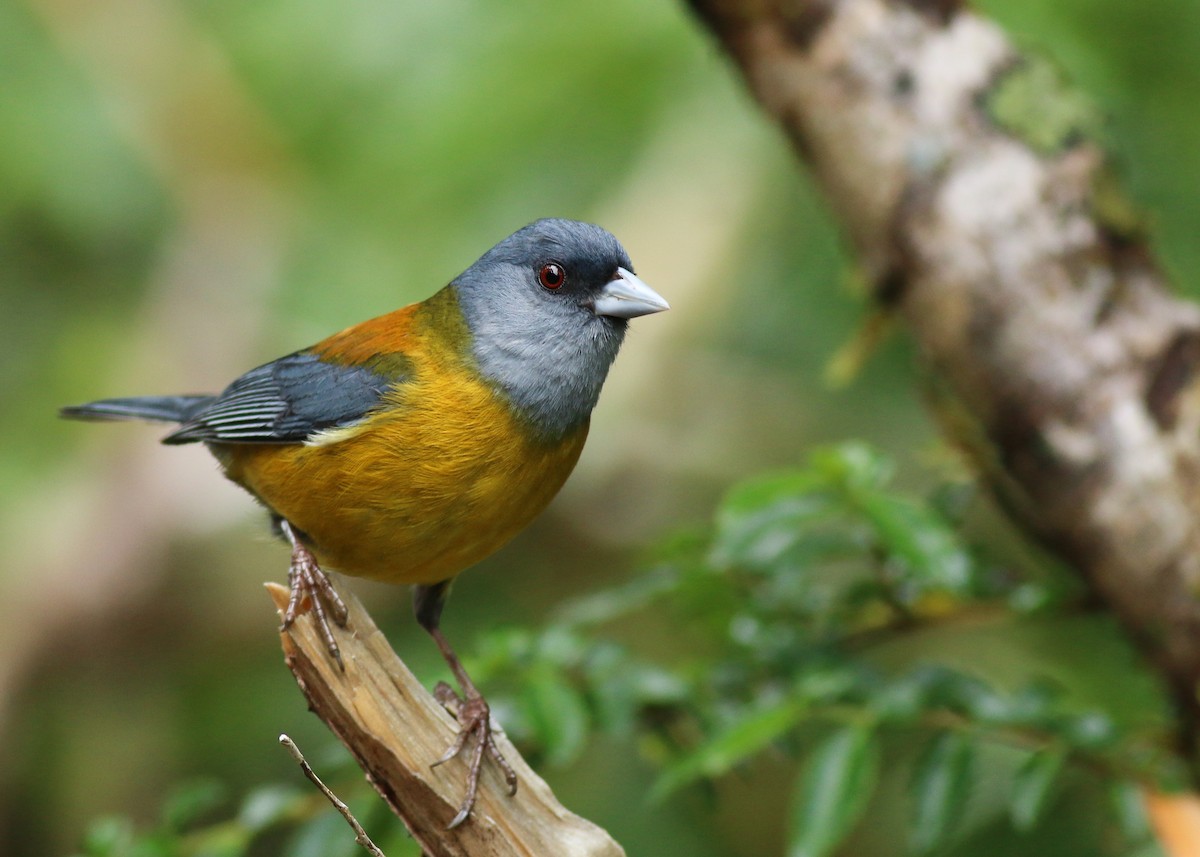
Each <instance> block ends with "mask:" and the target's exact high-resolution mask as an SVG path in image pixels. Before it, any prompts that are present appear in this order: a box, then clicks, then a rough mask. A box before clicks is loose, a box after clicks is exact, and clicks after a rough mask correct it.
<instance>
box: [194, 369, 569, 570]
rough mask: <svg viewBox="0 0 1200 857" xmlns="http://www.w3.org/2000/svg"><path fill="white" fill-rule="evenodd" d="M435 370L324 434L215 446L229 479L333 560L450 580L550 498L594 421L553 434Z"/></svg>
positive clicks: (484, 391) (325, 560)
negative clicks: (304, 440)
mask: <svg viewBox="0 0 1200 857" xmlns="http://www.w3.org/2000/svg"><path fill="white" fill-rule="evenodd" d="M451 375H460V376H461V375H462V373H451ZM435 376H436V383H434V382H433V381H432V380H429V379H426V380H421V379H419V378H418V379H416V380H414V381H412V382H409V383H406V384H403V385H402V387H401V388H400V389H399V390H398V391H397V392H396V394H395V400H394V401H393V402H391V403H390V406H389V408H388V410H387V411H386V413H385V414H383V415H380V416H375V417H373V418H371V420H370V421H368V422H367V423H366V424H364V425H362V426H358V427H351V428H348V429H342V430H339V431H336V432H333V433H331V434H330V435H329V437H328V439H327V442H323V443H318V444H314V445H300V444H295V445H286V446H285V445H248V444H247V445H231V446H227V447H224V448H217V449H214V452H216V453H217V456H218V458H219V459H220V460H221V462H222V464H223V466H224V467H225V471H226V475H228V476H229V478H230V479H232V480H233V481H235V482H237V483H239V484H240V485H242V486H244V487H245V488H247V489H248V490H249V491H251V492H252V493H253V494H254V495H255V496H257V497H258V498H259V499H261V500H262V501H263V502H264V503H265V504H267V505H268V506H269V507H270V508H271V509H273V510H274V511H275V512H277V513H279V514H280V515H282V516H283V517H284V518H286V519H287V520H288V521H290V522H291V523H292V524H293V526H295V527H296V528H298V529H300V530H301V531H303V532H304V533H305V534H307V536H308V539H309V540H310V547H311V548H312V550H313V552H314V553H315V554H316V556H317V559H318V560H319V561H320V562H321V563H322V564H323V565H324V566H326V567H327V568H331V569H336V570H338V571H341V572H344V573H346V574H350V575H354V576H357V577H368V578H372V579H375V580H383V581H387V582H391V583H436V582H439V581H442V580H446V579H448V578H451V577H454V576H455V575H456V574H458V573H459V572H461V571H462V570H463V569H465V568H467V567H468V566H470V565H472V564H474V563H476V562H478V561H479V560H481V559H483V558H484V557H486V556H488V555H489V554H491V553H493V552H494V551H496V550H497V549H499V548H500V547H501V546H503V545H504V544H505V543H506V542H508V541H509V540H510V539H511V538H512V537H513V536H515V535H516V534H517V533H518V532H520V531H521V530H522V529H524V528H525V527H526V526H527V525H528V524H529V523H530V522H531V521H532V520H533V519H534V518H535V517H536V516H537V515H538V513H540V512H541V511H542V510H543V509H544V508H545V507H546V505H547V504H548V503H549V502H550V500H551V499H553V497H554V495H555V494H557V493H558V490H559V488H561V487H562V485H563V483H564V482H565V481H566V479H567V477H568V476H569V475H570V473H571V470H572V469H574V467H575V462H576V461H577V460H578V458H579V454H580V452H581V451H582V450H583V443H584V440H585V439H586V437H587V425H586V424H584V425H583V426H581V427H580V428H579V429H578V430H576V431H575V432H574V433H572V434H571V435H570V436H568V437H567V438H566V439H564V440H561V441H558V442H555V443H545V442H543V441H540V440H538V439H537V438H535V437H532V436H531V433H530V432H529V431H528V430H527V427H526V426H524V425H523V424H521V423H520V421H519V419H518V418H517V417H515V416H514V415H513V414H512V413H511V411H510V409H509V407H508V405H507V404H506V403H505V402H504V401H503V400H502V399H501V398H500V397H499V396H498V395H497V394H496V393H495V392H494V391H493V390H492V389H491V388H489V387H488V386H486V385H485V384H483V383H482V382H481V381H479V380H478V379H476V378H472V377H467V376H463V377H457V378H455V380H452V381H447V379H446V376H445V375H444V374H443V373H435Z"/></svg>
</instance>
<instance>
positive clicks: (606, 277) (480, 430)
mask: <svg viewBox="0 0 1200 857" xmlns="http://www.w3.org/2000/svg"><path fill="white" fill-rule="evenodd" d="M666 309H669V306H668V304H667V301H666V300H665V299H663V297H662V296H661V295H659V294H658V293H657V292H655V291H654V290H653V289H652V288H650V286H648V285H647V284H646V283H645V282H643V281H642V280H641V279H640V278H639V277H638V276H637V275H636V274H635V273H634V267H633V263H632V262H631V261H630V259H629V256H628V254H627V253H626V252H625V249H624V248H623V247H622V246H621V244H620V243H619V242H618V241H617V239H616V238H615V237H614V236H613V235H612V234H611V233H609V232H608V231H606V230H604V229H603V228H601V227H599V226H596V225H593V224H590V223H583V222H580V221H575V220H566V219H561V218H546V219H542V220H538V221H536V222H534V223H531V224H529V225H528V226H525V227H523V228H522V229H519V230H517V231H516V232H514V233H513V234H511V235H509V236H508V237H507V238H505V239H503V240H502V241H500V242H499V243H498V244H496V245H495V246H494V247H492V248H491V249H490V250H488V251H487V252H486V253H484V254H483V255H482V256H481V257H480V258H479V259H478V260H477V261H476V262H475V263H474V264H472V265H471V266H470V267H468V268H467V269H466V270H465V271H463V272H462V273H461V274H459V275H458V276H457V277H455V278H454V279H452V280H451V281H450V282H449V283H448V284H447V285H446V286H444V287H443V288H441V289H440V290H438V291H437V292H435V293H434V294H433V295H431V296H430V297H428V298H426V299H425V300H423V301H420V302H418V303H415V304H411V305H409V306H406V307H404V308H402V309H398V310H395V311H393V312H390V313H387V314H385V315H381V316H379V317H377V318H373V319H371V320H368V321H364V322H362V323H360V324H356V325H354V326H352V327H349V328H346V329H345V330H343V331H341V332H339V333H335V334H333V335H332V336H329V337H328V338H326V339H323V340H322V341H320V342H318V343H316V344H315V345H312V346H310V347H308V348H304V349H301V350H299V351H296V352H293V353H291V354H288V355H286V356H284V357H280V358H279V359H277V360H273V361H271V362H270V363H266V364H264V365H262V366H259V367H257V368H255V369H251V370H250V371H248V372H246V373H245V374H244V375H242V376H241V377H239V378H237V379H236V380H234V381H233V382H232V383H231V384H229V386H227V387H226V388H225V389H224V391H223V392H221V393H219V394H217V395H172V396H139V397H132V398H111V399H101V400H98V401H94V402H89V403H87V404H83V405H75V406H71V407H65V408H62V409H61V411H60V413H61V415H62V416H63V417H66V418H69V419H81V420H144V421H151V422H165V423H172V424H176V428H174V430H173V431H171V432H170V433H169V434H167V435H166V436H165V437H164V438H163V439H162V442H163V443H166V444H185V443H203V444H204V445H205V446H206V447H207V448H208V449H209V451H210V452H211V453H212V454H213V455H214V457H215V458H216V459H217V462H218V463H219V465H220V467H221V469H222V471H223V472H224V474H225V476H226V477H228V478H229V479H230V480H232V481H233V482H234V483H236V484H237V485H239V486H241V487H242V488H244V489H245V490H246V491H248V492H249V493H250V494H251V495H252V496H253V497H254V498H255V499H256V500H257V501H258V502H259V503H260V504H261V505H262V506H263V507H265V509H266V510H267V512H268V513H269V516H270V519H271V522H272V525H273V529H274V530H275V532H276V533H277V534H278V535H279V536H281V537H282V538H283V539H284V540H286V542H287V543H288V544H289V545H290V548H291V562H290V566H289V570H288V584H289V588H290V594H289V600H288V604H287V607H286V609H285V610H284V615H283V620H282V626H283V629H285V630H286V629H287V628H289V627H291V626H292V624H293V623H294V622H295V621H296V620H297V618H298V617H299V616H301V615H304V614H305V613H309V612H311V614H312V615H313V620H314V621H315V622H316V624H317V627H318V628H319V630H320V632H321V634H322V636H323V638H324V641H325V644H326V647H327V648H328V649H329V653H330V656H331V657H332V658H334V659H335V660H336V661H337V662H338V665H339V666H341V667H342V668H343V669H344V664H343V663H342V658H341V654H340V652H339V650H338V647H337V643H336V641H335V639H334V635H333V633H332V629H331V628H330V624H329V623H330V620H332V621H333V622H335V623H337V624H338V625H340V626H343V627H344V626H345V625H346V623H347V609H346V606H345V604H344V603H343V601H342V600H341V598H340V597H339V596H338V594H337V591H336V590H335V589H334V587H333V585H332V584H331V583H330V581H329V578H328V576H327V575H326V573H325V572H326V570H336V571H339V572H341V573H344V574H347V575H351V576H356V577H364V578H369V579H373V580H380V581H385V582H389V583H395V584H408V585H411V586H412V587H413V590H412V591H413V609H414V613H415V616H416V620H417V622H418V624H419V625H420V626H421V627H422V628H424V629H425V631H427V632H428V634H429V635H430V636H431V637H432V638H433V641H434V642H435V643H436V645H437V647H438V649H439V650H440V652H441V654H442V656H443V657H444V658H445V660H446V663H447V664H448V665H449V667H450V669H451V671H452V673H453V674H454V677H455V679H456V680H457V682H458V685H459V689H460V691H461V697H459V698H458V700H457V701H458V703H459V705H458V710H457V712H456V715H457V717H458V721H459V727H460V730H459V733H458V735H457V736H456V738H455V740H454V742H453V743H452V744H451V746H450V747H449V748H448V749H447V751H446V754H445V755H444V756H443V757H442V758H441V759H439V760H438V761H437V762H435V763H434V764H435V765H436V764H441V763H443V762H446V761H448V760H450V759H452V758H454V757H455V756H457V755H459V754H460V753H462V752H463V750H464V749H465V748H466V747H467V745H468V744H469V743H471V741H472V739H473V741H474V744H473V747H472V749H471V751H470V753H469V767H468V775H467V782H466V788H465V794H464V797H463V800H462V804H461V806H460V807H459V810H458V814H457V815H456V816H455V817H454V818H453V819H452V820H451V822H450V825H449V826H450V827H456V826H458V825H459V824H461V823H462V822H463V821H465V820H466V819H467V818H468V817H469V816H470V813H471V809H472V807H473V806H474V803H475V799H476V796H477V792H478V787H479V775H480V770H481V767H482V763H483V760H484V757H485V755H486V756H490V757H491V758H492V759H493V760H494V761H495V763H496V764H497V765H498V766H499V767H500V769H501V770H502V772H503V775H504V777H505V780H506V782H507V785H508V788H509V792H510V794H515V792H516V787H517V780H516V774H515V773H514V772H513V770H512V768H511V766H509V765H508V763H507V762H506V761H505V759H504V757H503V755H502V754H501V753H500V751H499V749H498V748H497V746H496V743H495V740H494V738H493V735H492V729H491V720H490V718H491V713H490V709H489V707H488V704H487V701H486V700H485V698H484V696H483V694H482V693H481V692H480V691H479V689H478V688H477V687H476V686H475V684H474V683H473V682H472V681H471V678H470V676H469V675H468V673H467V671H466V669H465V668H464V667H463V665H462V662H461V661H460V660H459V658H458V656H457V654H456V653H455V651H454V649H453V648H452V647H451V645H450V643H449V641H448V640H447V639H446V637H445V635H444V634H443V633H442V630H441V628H440V620H441V615H442V609H443V607H444V606H445V604H446V599H447V596H448V595H449V592H450V587H451V584H452V582H453V581H454V580H455V578H456V577H457V576H458V574H459V573H460V572H462V571H463V570H465V569H466V568H468V567H470V566H472V565H474V564H476V563H477V562H479V561H480V560H482V559H484V558H485V557H487V556H489V555H491V554H492V553H494V552H495V551H497V550H498V549H500V548H501V547H502V546H503V545H504V544H506V543H507V542H508V541H509V540H510V539H512V538H513V537H514V536H515V535H516V534H517V533H519V532H520V531H521V530H523V529H524V528H525V527H526V526H527V525H528V524H530V523H531V522H532V521H533V519H534V518H535V517H536V516H537V515H538V514H539V513H540V512H541V511H542V510H543V509H544V508H545V507H546V505H547V504H548V503H549V502H550V500H551V499H553V497H554V496H555V495H556V494H557V493H558V491H559V489H560V488H561V487H562V485H563V483H564V482H565V481H566V479H567V477H568V476H569V475H570V473H571V471H572V470H573V469H574V467H575V463H576V462H577V461H578V459H579V456H580V453H581V451H582V450H583V446H584V441H585V440H586V438H587V434H588V426H589V422H590V418H591V413H592V410H593V408H594V407H595V406H596V403H597V401H598V399H599V396H600V391H601V387H602V386H603V384H604V381H605V378H606V377H607V374H608V371H609V367H610V366H611V365H612V363H613V360H614V359H615V358H616V356H617V352H618V350H619V348H620V347H621V344H622V341H623V340H624V338H625V333H626V330H627V327H628V323H629V320H630V319H632V318H636V317H638V316H643V315H649V314H651V313H657V312H661V311H663V310H666ZM456 696H457V695H456ZM446 701H447V700H444V699H443V702H446Z"/></svg>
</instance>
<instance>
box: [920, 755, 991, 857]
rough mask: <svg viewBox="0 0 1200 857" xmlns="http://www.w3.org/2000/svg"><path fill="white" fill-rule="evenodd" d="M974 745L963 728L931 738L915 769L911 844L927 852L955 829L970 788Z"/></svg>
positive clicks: (924, 852) (923, 852)
mask: <svg viewBox="0 0 1200 857" xmlns="http://www.w3.org/2000/svg"><path fill="white" fill-rule="evenodd" d="M974 762H975V745H974V744H973V743H972V742H971V740H970V738H969V737H968V736H966V735H964V734H963V733H961V732H953V731H947V732H942V733H941V734H940V735H938V736H937V737H936V738H934V739H933V741H932V742H930V744H929V747H928V748H927V749H926V750H925V752H924V753H923V754H922V756H921V758H920V759H918V760H917V765H916V768H915V769H914V771H913V779H912V795H913V798H914V801H915V805H914V807H913V816H912V820H911V827H910V829H909V845H910V847H911V848H912V850H913V851H915V852H916V853H918V854H928V853H929V852H930V851H932V850H933V849H934V848H936V847H937V846H938V845H940V844H941V843H942V842H944V841H945V839H946V837H947V835H949V833H950V832H951V831H952V830H953V829H954V826H955V824H957V822H958V820H959V818H960V817H961V816H962V813H963V809H964V808H965V807H966V804H967V796H968V794H969V792H970V787H971V779H972V772H973V768H974Z"/></svg>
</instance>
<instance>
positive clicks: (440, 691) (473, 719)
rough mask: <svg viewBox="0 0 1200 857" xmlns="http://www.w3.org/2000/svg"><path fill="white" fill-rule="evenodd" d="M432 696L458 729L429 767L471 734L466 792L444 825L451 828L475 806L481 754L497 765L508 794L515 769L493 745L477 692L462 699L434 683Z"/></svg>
mask: <svg viewBox="0 0 1200 857" xmlns="http://www.w3.org/2000/svg"><path fill="white" fill-rule="evenodd" d="M433 695H434V698H435V699H437V701H438V702H440V703H441V704H442V706H443V707H445V708H446V710H447V711H449V712H450V713H451V714H452V715H453V716H454V717H455V719H457V720H458V722H459V724H460V727H461V728H460V729H459V732H458V737H456V738H455V739H454V742H453V743H452V744H451V745H450V746H449V747H448V748H447V749H446V752H445V753H444V754H443V755H442V757H441V758H440V759H438V760H437V761H436V762H434V763H433V764H432V765H431V766H430V767H434V768H436V767H437V766H438V765H442V764H445V763H446V762H449V761H450V760H451V759H453V758H454V757H455V756H457V755H458V754H459V753H461V752H462V751H463V749H464V748H465V747H466V746H467V742H468V741H469V740H470V739H471V737H472V736H474V737H475V747H474V749H473V750H472V751H471V759H470V762H469V766H470V767H469V769H468V773H467V793H466V795H465V796H464V797H463V802H462V805H461V806H460V807H459V809H458V814H457V815H455V816H454V818H453V819H452V820H451V822H450V824H448V825H447V826H446V829H447V830H453V829H454V828H456V827H458V826H459V825H460V824H462V823H463V822H464V821H466V820H467V817H468V816H470V814H471V809H472V808H473V807H474V806H475V797H476V795H477V794H478V792H479V774H480V772H481V771H482V770H483V757H484V754H485V753H486V754H487V755H489V756H491V757H492V759H493V760H495V762H496V764H497V765H498V766H499V767H500V770H501V772H502V773H503V774H504V781H505V782H506V783H508V793H509V794H510V795H515V794H516V793H517V772H516V771H514V770H513V769H512V766H511V765H510V764H509V763H508V760H507V759H505V758H504V754H502V753H501V752H500V748H499V747H497V746H496V739H495V736H494V735H493V734H492V713H491V709H490V708H489V707H488V704H487V700H485V699H484V698H483V697H482V696H478V695H468V696H467V697H466V699H463V698H461V697H459V695H458V694H457V693H455V692H454V689H453V688H451V687H450V685H448V684H446V683H445V682H438V684H437V686H436V687H435V688H434V689H433Z"/></svg>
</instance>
